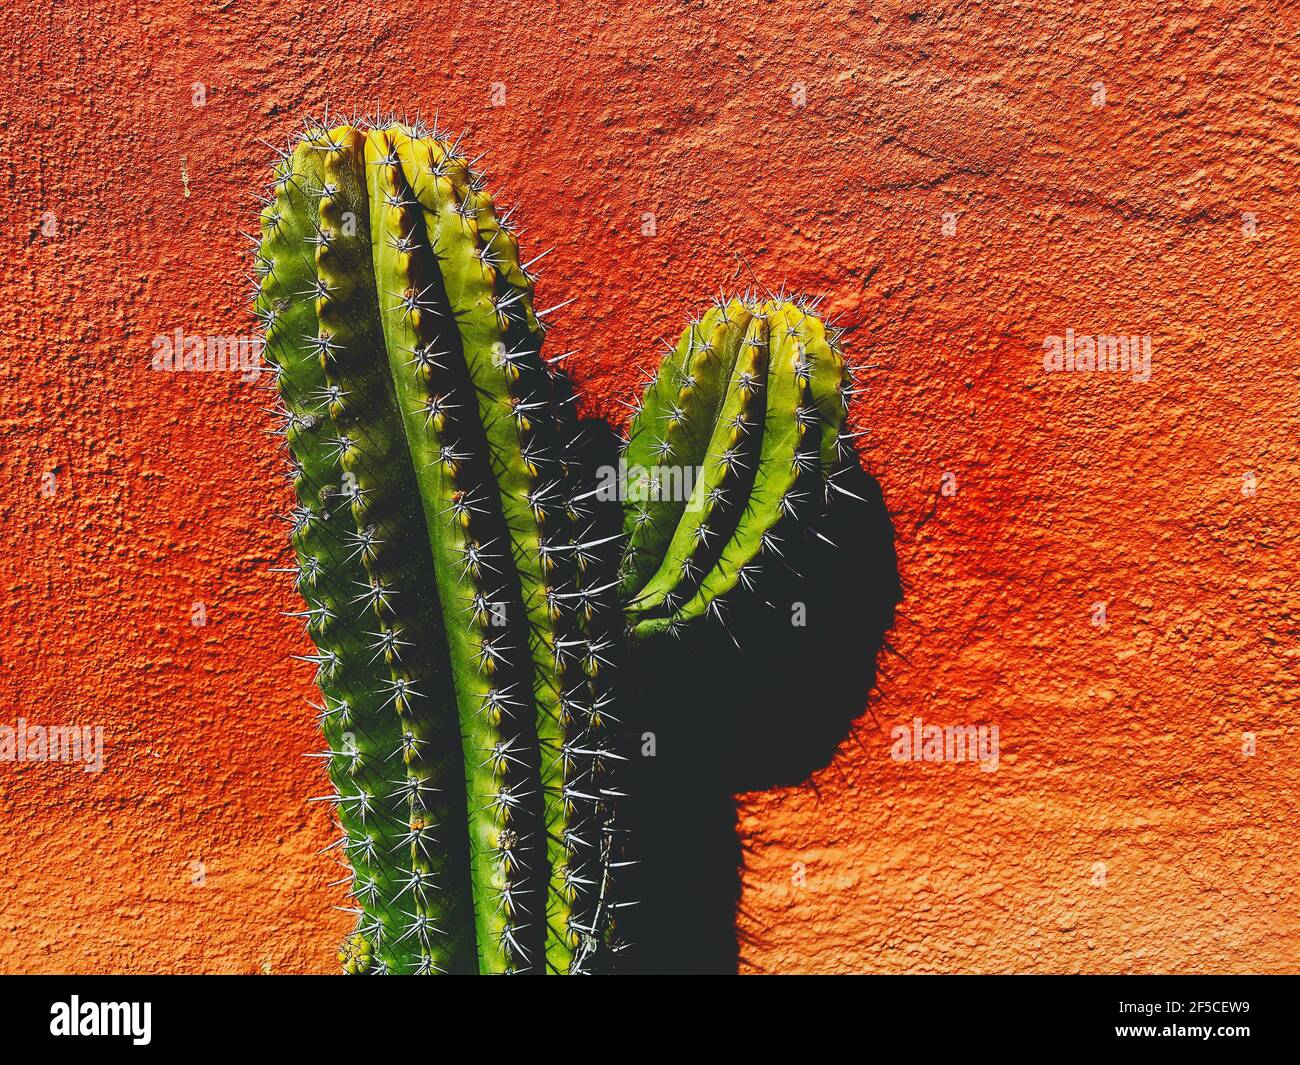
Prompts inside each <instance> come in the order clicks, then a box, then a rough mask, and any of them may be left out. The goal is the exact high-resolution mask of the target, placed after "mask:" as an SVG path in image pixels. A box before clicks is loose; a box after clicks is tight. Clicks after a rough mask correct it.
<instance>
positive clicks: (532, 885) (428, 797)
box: [256, 124, 618, 973]
mask: <svg viewBox="0 0 1300 1065" xmlns="http://www.w3.org/2000/svg"><path fill="white" fill-rule="evenodd" d="M261 223H262V225H261V238H260V241H259V250H258V253H257V260H256V261H257V273H258V275H259V278H258V291H257V295H256V307H257V312H258V315H259V317H260V318H261V320H262V324H263V328H264V333H265V339H266V344H265V352H266V357H267V361H268V363H269V364H270V365H271V367H272V369H273V371H274V374H275V378H276V382H275V386H276V390H277V393H278V396H279V400H280V406H279V408H278V412H277V413H278V415H279V417H280V420H281V425H282V430H283V432H284V434H285V437H286V440H287V443H288V447H289V450H290V453H291V460H292V461H291V476H292V479H293V481H294V484H295V488H296V492H297V499H298V506H297V508H296V509H295V511H294V512H293V515H292V516H291V520H292V524H293V533H292V541H293V547H294V551H295V555H296V565H295V567H294V568H295V569H296V570H297V573H298V578H297V584H298V588H299V591H300V592H302V594H303V595H304V597H305V599H306V602H307V610H306V611H305V612H303V616H305V618H306V620H307V626H308V631H309V633H310V635H311V636H312V639H313V640H314V641H315V642H316V645H317V649H318V654H317V655H315V656H311V660H312V661H314V662H315V663H316V664H317V680H318V683H319V686H320V688H321V690H322V693H323V695H324V700H325V705H324V707H323V708H322V721H323V725H324V732H325V736H326V739H327V740H328V741H329V750H328V751H327V752H326V754H325V757H326V759H327V761H328V764H329V771H330V777H331V780H332V781H333V783H334V787H335V793H334V794H333V795H332V796H330V798H331V799H332V800H333V801H334V804H335V806H336V808H337V811H338V817H339V821H340V824H341V826H342V829H343V836H342V837H341V839H340V840H339V842H338V846H339V847H341V848H342V850H343V852H344V854H345V856H346V857H347V859H348V861H349V863H350V865H351V869H352V873H351V890H352V896H353V899H354V908H355V910H356V912H357V916H358V925H357V928H356V931H355V932H354V933H353V934H352V935H351V936H349V937H348V939H347V941H346V942H345V944H344V948H343V951H342V960H343V964H344V968H345V969H346V970H348V971H352V972H394V973H396V972H403V973H431V972H456V973H460V972H472V971H478V972H483V973H496V972H543V971H545V972H553V973H568V972H581V971H589V970H590V969H592V968H593V967H595V966H598V965H599V964H600V961H599V959H600V957H601V954H602V949H603V947H604V945H605V944H606V942H607V940H608V938H609V926H610V912H611V907H610V905H609V902H610V893H609V892H610V879H611V875H612V874H611V870H612V868H613V866H614V863H613V862H612V861H611V860H610V855H611V846H612V844H611V840H612V835H613V832H614V829H613V827H612V824H611V817H612V799H613V795H612V794H610V793H609V789H608V788H607V787H606V786H605V775H606V773H607V771H608V769H609V764H610V762H611V760H612V759H613V758H614V757H615V756H614V752H613V750H612V749H611V748H610V747H609V745H608V744H607V742H606V740H605V739H604V732H605V730H606V727H607V716H606V715H607V711H606V707H607V705H608V693H607V679H606V678H605V677H603V676H602V675H601V674H602V666H605V665H607V664H608V661H609V659H608V656H607V653H606V652H607V650H608V648H609V645H610V642H611V637H610V635H609V634H610V632H616V631H617V626H618V620H617V613H616V612H612V611H611V610H610V609H609V608H608V604H609V603H612V602H613V600H612V597H611V593H612V585H609V584H608V582H607V586H606V587H604V588H602V587H600V586H599V585H598V584H597V583H596V581H595V578H596V576H597V575H598V569H597V567H596V566H595V565H594V564H593V563H594V558H595V555H596V551H597V545H594V544H592V543H591V542H590V539H589V537H588V533H587V528H588V524H589V521H590V514H589V513H588V512H587V511H586V510H585V508H584V506H583V504H582V503H581V502H579V501H578V500H577V499H576V496H578V495H579V493H578V492H577V491H576V485H577V483H578V482H577V478H578V477H579V476H580V474H579V469H580V456H579V455H578V453H577V446H576V442H577V436H578V426H577V421H576V417H575V416H574V414H573V405H572V402H571V396H570V394H569V393H568V390H567V385H566V383H565V382H564V381H563V380H562V379H561V378H559V377H558V376H557V375H555V374H553V373H552V372H551V370H550V367H549V366H547V364H546V363H545V362H544V361H543V360H542V359H541V356H540V343H541V338H542V333H543V328H544V327H543V324H542V315H540V314H539V313H538V312H537V311H536V310H535V309H534V307H533V289H532V279H531V278H530V276H529V275H528V273H527V271H526V268H525V267H524V266H523V265H522V264H521V262H520V259H519V251H518V246H517V243H516V240H515V238H514V236H513V235H512V234H511V232H510V227H509V224H508V221H507V219H506V218H505V217H504V216H501V215H499V214H498V213H497V211H496V209H495V205H494V203H493V200H492V198H491V197H490V196H489V195H488V194H487V193H486V192H485V191H484V186H483V180H482V178H481V176H480V175H478V174H476V173H475V172H474V171H473V170H472V169H471V167H470V165H469V164H468V163H467V162H466V160H465V159H464V157H463V156H461V155H460V154H459V153H458V148H457V144H456V143H455V142H453V141H451V140H450V139H449V138H447V137H445V136H442V135H441V134H439V133H437V132H436V131H431V130H427V129H425V128H422V127H420V126H418V125H417V126H406V125H398V124H388V125H382V126H378V125H377V126H372V127H369V128H361V127H360V126H357V125H351V124H343V125H338V126H335V127H334V128H325V127H323V126H320V127H315V126H311V127H309V128H308V130H307V132H306V134H305V135H304V136H303V137H302V138H301V139H300V140H299V141H298V142H297V144H296V145H295V146H294V147H293V148H292V149H291V150H290V151H289V152H287V153H285V154H284V155H283V157H282V158H281V159H280V161H279V163H278V164H277V166H276V169H275V180H274V182H273V186H272V195H271V197H269V198H268V200H267V202H266V203H265V206H264V209H263V211H262V217H261ZM611 618H612V620H611Z"/></svg>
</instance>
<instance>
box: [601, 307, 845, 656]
mask: <svg viewBox="0 0 1300 1065" xmlns="http://www.w3.org/2000/svg"><path fill="white" fill-rule="evenodd" d="M814 311H815V308H814V306H813V305H811V304H807V303H803V302H794V301H789V300H786V299H783V298H781V297H774V298H772V299H769V300H758V299H753V298H745V299H733V300H730V301H719V302H718V303H717V304H716V305H714V306H713V307H712V308H711V309H710V310H709V311H708V312H707V313H706V314H705V315H704V316H703V317H702V318H700V319H698V320H697V321H693V322H691V323H690V324H689V325H688V326H687V328H686V330H685V331H684V332H683V333H682V336H681V339H680V341H679V342H678V344H677V346H676V347H675V348H674V349H673V351H672V353H671V354H670V355H669V356H668V358H667V359H665V360H664V364H663V366H662V367H661V368H660V370H659V373H658V375H657V376H656V377H655V379H654V380H653V381H652V382H651V383H650V385H649V386H648V387H647V388H646V391H645V394H644V395H643V397H642V400H641V404H640V406H639V407H638V408H637V413H636V417H635V418H634V419H633V422H632V425H631V427H630V430H629V433H628V436H627V444H626V448H625V452H624V454H625V461H626V469H627V477H628V480H629V491H627V492H626V493H625V495H624V498H625V504H624V531H625V534H626V536H627V548H626V550H625V552H624V557H623V565H622V572H621V592H622V595H623V597H624V599H625V601H626V604H627V607H626V610H627V619H628V625H629V628H630V631H631V633H632V635H633V637H634V638H635V639H645V638H648V637H652V636H654V635H657V634H659V633H663V632H668V633H674V634H678V633H680V631H681V628H682V626H683V625H685V624H686V623H687V622H690V621H693V620H695V619H697V618H700V617H703V616H704V615H706V614H711V615H712V616H714V617H715V618H716V619H718V620H719V621H722V622H723V623H724V624H725V616H724V603H725V602H726V601H727V600H726V598H725V597H726V596H728V595H730V594H732V593H733V592H737V591H740V592H744V593H749V592H756V591H759V590H760V582H761V579H762V578H761V574H762V570H763V568H764V566H767V565H771V564H776V563H779V562H783V561H785V553H786V547H785V545H786V544H787V542H788V541H791V540H792V539H793V536H794V534H795V533H796V532H800V531H802V529H803V528H804V527H806V526H808V525H809V524H810V522H811V521H812V520H813V519H814V518H815V516H816V515H817V514H818V513H819V512H820V511H821V508H822V507H823V506H824V505H826V504H828V503H829V502H830V500H831V499H832V498H833V496H834V494H835V493H836V492H843V493H845V494H849V493H848V490H847V489H845V488H843V487H842V486H840V485H838V484H837V483H836V478H837V475H838V474H839V473H840V472H841V471H842V470H843V468H844V464H845V463H847V462H850V461H852V460H853V459H854V456H853V451H852V448H851V446H850V439H851V437H850V436H849V435H848V434H846V433H845V432H844V420H845V413H846V411H847V409H848V400H849V397H850V395H852V392H853V390H852V388H851V387H850V382H851V374H850V372H849V369H848V367H847V365H846V363H845V361H844V356H843V353H842V351H841V350H840V345H839V339H838V337H837V336H834V335H831V334H828V331H827V328H826V326H825V325H824V324H823V322H822V321H821V320H820V319H819V318H818V317H817V316H816V314H815V313H814Z"/></svg>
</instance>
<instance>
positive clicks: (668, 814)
mask: <svg viewBox="0 0 1300 1065" xmlns="http://www.w3.org/2000/svg"><path fill="white" fill-rule="evenodd" d="M838 483H839V484H841V485H842V486H843V487H844V488H846V489H847V490H848V491H850V492H852V493H854V495H856V496H859V497H861V500H863V501H861V502H860V501H858V500H854V499H850V498H847V497H840V499H841V503H840V504H839V505H837V506H835V507H834V508H832V511H831V514H830V515H828V516H827V518H826V519H825V520H824V521H823V522H822V524H821V525H820V526H819V531H820V532H822V533H823V535H825V536H826V537H827V538H828V539H829V540H831V541H832V542H833V543H834V544H835V545H837V546H836V547H835V548H832V547H830V546H828V545H826V544H824V543H822V542H821V541H819V540H816V539H813V538H809V543H810V544H812V545H815V546H814V547H810V548H807V549H804V550H803V551H802V552H800V553H799V557H798V560H797V562H795V565H797V566H798V568H799V570H800V572H801V574H802V579H798V578H796V577H795V576H794V575H793V574H789V575H787V579H786V580H785V581H783V582H781V583H782V585H783V586H782V587H780V588H778V589H775V590H772V591H769V594H768V595H767V601H768V602H769V603H771V604H772V608H771V609H768V608H766V607H763V606H760V605H757V604H755V605H753V606H751V607H748V608H744V609H741V608H735V609H733V610H732V613H731V616H730V619H729V621H728V627H729V630H730V635H728V633H727V632H724V631H723V630H722V628H721V626H719V625H718V624H716V623H714V624H707V623H705V624H699V625H696V626H694V627H693V628H692V629H691V631H690V633H689V635H688V636H685V637H683V638H682V639H681V640H672V639H662V640H656V641H651V643H650V644H649V645H644V646H642V648H641V649H640V650H639V651H638V656H637V661H636V663H635V667H634V669H633V670H631V671H630V672H631V674H632V675H630V676H628V677H627V678H626V680H627V681H629V682H630V685H631V691H630V692H629V697H628V698H627V700H626V701H625V703H624V711H625V712H624V713H623V714H622V715H621V716H622V718H623V726H624V728H625V730H626V732H627V733H628V734H629V735H630V737H631V743H630V744H629V748H630V751H629V753H630V754H631V764H630V766H629V772H628V773H627V774H626V776H625V777H624V778H623V779H624V781H625V783H626V790H627V798H626V799H625V800H624V802H623V804H622V809H623V810H624V811H625V820H624V825H625V827H626V828H627V829H628V831H629V832H630V834H631V835H630V845H631V855H630V856H631V857H632V858H633V859H635V860H636V861H637V864H636V865H635V866H634V867H633V868H632V869H631V870H630V871H629V873H628V874H627V875H626V876H625V878H624V880H623V884H624V890H623V891H621V892H620V894H621V895H623V897H624V898H629V899H633V900H636V902H635V905H633V906H630V907H628V908H627V909H626V910H625V911H624V912H623V913H622V914H621V915H620V917H619V929H620V938H622V939H623V940H625V941H626V942H627V943H628V944H629V946H628V947H627V948H625V950H624V952H623V954H622V956H621V959H620V962H619V972H621V973H734V972H735V971H736V970H737V967H738V961H739V955H740V950H739V944H738V942H737V937H736V907H737V903H738V900H739V895H740V869H741V865H742V854H741V848H740V842H739V840H738V839H737V836H736V802H735V798H734V796H735V795H736V793H738V792H744V791H758V790H762V789H765V788H773V787H780V786H785V785H797V784H801V783H803V782H804V781H806V780H807V779H808V777H809V775H810V774H812V773H813V772H814V771H815V770H817V769H820V768H822V767H823V766H825V765H827V764H828V763H829V762H830V760H831V759H832V758H833V757H834V754H835V751H836V749H837V748H838V746H839V745H840V743H841V742H842V741H843V740H844V738H845V737H846V736H847V735H848V732H849V728H850V726H851V723H852V722H853V720H854V719H855V718H857V717H858V716H860V715H861V714H862V712H863V707H864V706H866V700H867V693H868V692H869V691H870V690H871V688H872V687H873V685H874V684H875V678H876V657H877V653H878V651H879V650H880V647H881V645H882V643H883V641H884V635H885V633H886V632H887V631H888V629H889V628H890V627H891V626H892V625H893V620H894V608H895V606H896V605H897V604H898V603H899V602H900V601H901V598H902V591H901V586H900V584H899V578H898V562H897V557H896V555H895V551H894V527H893V524H892V522H891V521H890V518H889V512H888V511H887V510H886V508H885V505H884V500H883V498H882V496H881V491H880V485H879V484H878V483H877V482H876V480H875V479H874V478H873V477H871V476H870V475H868V474H867V473H866V472H865V471H863V470H862V469H861V468H856V469H854V470H852V471H850V472H849V473H848V474H847V475H845V476H842V477H841V478H840V480H839V481H838ZM791 558H792V561H793V560H794V555H793V554H792V556H791ZM800 603H802V604H803V609H802V620H803V621H804V622H805V624H803V625H799V624H797V623H796V622H797V621H798V620H800V617H799V608H798V605H797V604H800ZM733 638H734V642H733ZM737 644H739V648H738V647H737ZM625 690H626V689H625ZM647 734H653V743H654V756H653V757H647V756H644V755H643V754H642V751H643V749H644V746H645V742H644V740H643V737H646V736H647Z"/></svg>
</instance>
